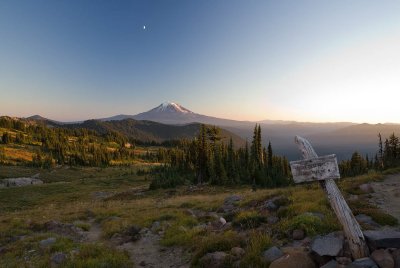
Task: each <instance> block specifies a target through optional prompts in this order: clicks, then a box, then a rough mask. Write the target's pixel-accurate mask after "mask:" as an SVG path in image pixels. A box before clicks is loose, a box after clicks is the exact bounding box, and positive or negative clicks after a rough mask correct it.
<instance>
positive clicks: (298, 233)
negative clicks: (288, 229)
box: [292, 229, 305, 240]
mask: <svg viewBox="0 0 400 268" xmlns="http://www.w3.org/2000/svg"><path fill="white" fill-rule="evenodd" d="M304 236H305V235H304V230H302V229H295V230H294V231H293V233H292V237H293V239H294V240H302V239H304Z"/></svg>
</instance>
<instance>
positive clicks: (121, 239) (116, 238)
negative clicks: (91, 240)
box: [110, 233, 132, 246]
mask: <svg viewBox="0 0 400 268" xmlns="http://www.w3.org/2000/svg"><path fill="white" fill-rule="evenodd" d="M130 241H132V237H131V236H128V235H123V234H120V233H115V234H113V235H112V236H111V238H110V242H111V244H113V245H116V246H119V245H122V244H125V243H128V242H130Z"/></svg>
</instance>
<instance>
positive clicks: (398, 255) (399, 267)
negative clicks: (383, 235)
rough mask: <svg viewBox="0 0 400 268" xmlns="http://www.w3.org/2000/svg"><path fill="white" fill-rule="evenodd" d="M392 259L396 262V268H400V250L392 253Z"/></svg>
mask: <svg viewBox="0 0 400 268" xmlns="http://www.w3.org/2000/svg"><path fill="white" fill-rule="evenodd" d="M392 257H393V260H394V267H396V268H400V249H396V250H394V251H393V252H392Z"/></svg>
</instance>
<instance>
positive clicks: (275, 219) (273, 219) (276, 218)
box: [267, 216, 279, 224]
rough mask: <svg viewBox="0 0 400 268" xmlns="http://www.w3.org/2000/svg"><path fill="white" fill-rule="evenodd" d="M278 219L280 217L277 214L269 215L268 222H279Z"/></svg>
mask: <svg viewBox="0 0 400 268" xmlns="http://www.w3.org/2000/svg"><path fill="white" fill-rule="evenodd" d="M278 221H279V218H278V217H276V216H269V217H268V218H267V222H268V223H269V224H275V223H277V222H278Z"/></svg>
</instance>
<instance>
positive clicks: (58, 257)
mask: <svg viewBox="0 0 400 268" xmlns="http://www.w3.org/2000/svg"><path fill="white" fill-rule="evenodd" d="M66 259H67V254H65V253H63V252H56V253H54V254H53V255H52V256H51V262H52V263H53V264H55V265H59V264H61V263H63V262H64V261H65V260H66Z"/></svg>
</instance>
